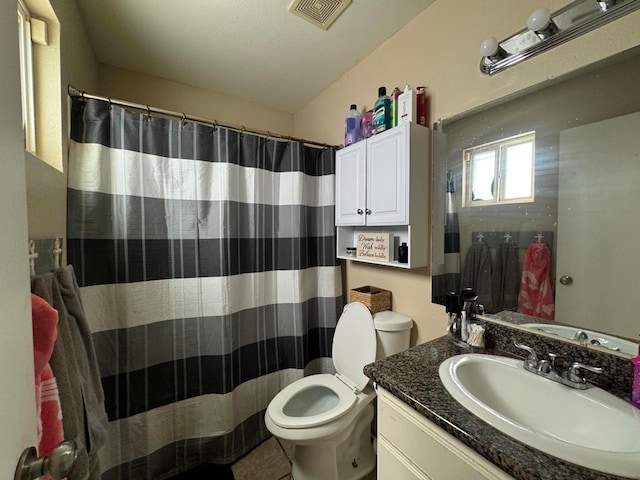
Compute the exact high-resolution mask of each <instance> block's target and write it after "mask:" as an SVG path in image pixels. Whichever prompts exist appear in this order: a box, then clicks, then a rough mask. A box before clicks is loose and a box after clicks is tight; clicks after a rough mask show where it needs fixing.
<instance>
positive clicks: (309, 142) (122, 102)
mask: <svg viewBox="0 0 640 480" xmlns="http://www.w3.org/2000/svg"><path fill="white" fill-rule="evenodd" d="M68 92H69V96H70V97H83V98H91V99H94V100H102V101H105V102H109V103H112V104H114V105H119V106H122V107H130V108H135V109H137V110H142V111H146V112H147V113H152V112H153V113H159V114H160V115H164V116H167V117H174V118H177V119H181V120H189V121H190V122H194V123H200V124H202V125H207V126H212V127H214V128H215V127H223V128H229V129H231V130H236V131H238V132H249V133H253V134H256V135H260V136H263V137H267V138H277V139H281V140H287V141H292V142H301V143H306V144H307V145H314V146H318V147H334V148H336V149H340V148H342V145H329V144H327V143H321V142H314V141H313V140H306V139H304V138H296V137H291V136H289V135H280V134H279V133H273V132H269V131H267V130H258V129H255V128H247V127H245V126H244V125H235V124H233V123H226V122H218V121H217V120H209V119H206V118H202V117H194V116H190V115H186V114H184V113H180V112H173V111H171V110H164V109H162V108H155V107H150V106H149V105H142V104H140V103H133V102H128V101H126V100H117V99H114V98H109V97H103V96H100V95H92V94H89V93H86V92H84V91H82V90H79V89H77V88H76V87H74V86H72V85H69V86H68Z"/></svg>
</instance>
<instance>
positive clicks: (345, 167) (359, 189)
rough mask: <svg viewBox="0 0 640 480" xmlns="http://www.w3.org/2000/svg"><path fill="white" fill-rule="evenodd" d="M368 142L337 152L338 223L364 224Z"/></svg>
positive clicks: (336, 220)
mask: <svg viewBox="0 0 640 480" xmlns="http://www.w3.org/2000/svg"><path fill="white" fill-rule="evenodd" d="M365 154H366V143H365V142H358V143H356V144H354V145H350V146H348V147H347V148H343V149H342V150H339V151H338V152H337V153H336V219H335V222H336V225H343V226H344V225H364V224H365V222H366V218H365V214H364V212H365V208H366V207H365V201H366V195H365V187H366V183H365V175H366V170H365V168H366V162H365Z"/></svg>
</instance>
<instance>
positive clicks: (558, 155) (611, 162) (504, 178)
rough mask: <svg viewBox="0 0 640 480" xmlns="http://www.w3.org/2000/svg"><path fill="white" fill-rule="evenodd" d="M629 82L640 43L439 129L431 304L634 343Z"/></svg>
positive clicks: (636, 200)
mask: <svg viewBox="0 0 640 480" xmlns="http://www.w3.org/2000/svg"><path fill="white" fill-rule="evenodd" d="M638 78H640V47H637V48H635V49H633V50H631V51H627V52H624V53H621V54H619V55H617V56H616V57H615V58H610V59H607V60H605V61H603V62H601V63H599V64H597V65H592V66H590V67H586V68H584V69H583V70H581V71H579V72H574V73H572V74H570V75H567V76H566V77H563V78H561V79H554V80H550V81H547V82H546V83H545V84H543V85H542V86H538V87H537V88H535V89H533V90H529V91H526V92H523V93H521V94H518V95H515V96H513V97H512V98H509V99H506V100H505V101H502V102H496V103H494V104H492V105H490V106H487V107H483V108H480V109H478V110H476V111H473V112H470V113H467V114H463V115H461V116H459V117H456V118H452V119H449V120H444V121H442V122H441V124H440V125H438V128H437V131H436V132H435V133H434V198H433V201H434V218H433V244H434V269H433V277H432V280H433V281H432V284H433V301H434V302H435V303H440V304H444V296H445V295H446V293H447V292H449V291H459V290H460V289H461V288H465V287H472V288H473V289H474V290H475V291H476V293H477V294H478V295H479V302H480V303H483V304H484V307H485V310H486V312H487V313H488V314H489V315H494V316H497V317H498V318H501V319H504V320H508V321H511V322H516V323H519V324H523V323H529V324H532V323H535V324H538V325H539V324H540V323H553V324H555V325H557V324H564V325H571V326H575V327H577V328H576V331H575V332H574V333H573V335H575V334H576V333H577V331H578V330H582V331H583V333H584V332H585V331H587V330H588V331H590V332H591V333H592V335H593V339H594V340H595V341H596V342H600V340H598V338H600V339H602V338H605V337H604V336H602V335H601V336H600V337H596V336H595V334H596V333H599V332H602V333H603V334H607V336H606V338H609V339H611V342H613V337H621V338H626V339H630V340H633V341H634V344H632V345H635V344H637V341H638V335H639V333H640V323H639V322H638V320H637V314H636V308H635V305H636V303H635V297H636V296H637V295H638V294H637V292H636V291H634V288H635V286H636V285H637V277H638V275H640V250H639V249H638V248H637V247H636V244H637V243H638V242H640V214H639V213H638V209H639V208H640V188H638V185H640V87H639V84H638ZM523 139H524V140H523ZM527 145H528V148H529V151H530V152H533V156H529V160H528V161H527V158H528V157H527V153H526V149H527ZM527 162H528V163H527ZM510 185H516V186H517V188H515V187H511V186H510ZM528 186H530V187H531V188H530V190H529V194H527V193H526V192H527V188H528ZM436 248H437V249H438V250H435V249H436ZM536 328H539V327H536ZM556 334H557V333H556ZM562 336H566V335H564V334H563V335H562ZM579 340H581V341H583V343H587V344H589V343H590V342H589V341H584V339H579ZM589 340H590V339H589ZM594 344H595V343H594ZM601 344H602V345H605V344H604V343H602V342H601ZM612 344H613V343H609V345H612ZM616 348H617V347H614V348H612V349H613V350H615V349H616ZM635 350H637V347H635ZM629 353H631V354H633V353H635V352H629Z"/></svg>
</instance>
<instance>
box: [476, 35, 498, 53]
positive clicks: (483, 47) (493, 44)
mask: <svg viewBox="0 0 640 480" xmlns="http://www.w3.org/2000/svg"><path fill="white" fill-rule="evenodd" d="M496 53H498V40H497V39H496V37H489V38H486V39H485V40H484V41H483V42H482V43H481V44H480V55H482V56H483V57H492V56H494V55H495V54H496Z"/></svg>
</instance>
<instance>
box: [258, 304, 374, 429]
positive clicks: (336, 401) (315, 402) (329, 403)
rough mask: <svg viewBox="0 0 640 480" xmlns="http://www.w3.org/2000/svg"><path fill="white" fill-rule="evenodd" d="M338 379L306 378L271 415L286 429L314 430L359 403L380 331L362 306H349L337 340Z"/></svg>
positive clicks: (280, 397) (280, 398)
mask: <svg viewBox="0 0 640 480" xmlns="http://www.w3.org/2000/svg"><path fill="white" fill-rule="evenodd" d="M332 356H333V364H334V366H335V368H336V372H337V373H336V375H330V374H317V375H310V376H308V377H304V378H302V379H300V380H297V381H295V382H293V383H292V384H290V385H288V386H287V387H285V388H284V389H283V390H282V391H281V392H280V393H278V394H277V395H276V396H275V398H274V399H273V400H272V401H271V403H269V407H268V408H267V415H268V416H269V417H270V419H271V421H272V422H273V423H274V424H276V425H278V426H279V427H282V428H293V429H296V428H310V427H316V426H319V425H324V424H326V423H329V422H332V421H334V420H336V419H338V418H340V417H341V416H343V415H344V414H345V413H347V412H348V411H349V410H350V409H351V408H353V406H354V405H355V404H356V403H357V402H358V399H359V397H358V395H359V394H360V392H362V391H363V390H364V388H365V387H366V386H367V384H368V382H369V378H368V377H367V376H366V375H365V374H364V372H363V371H362V370H363V368H364V366H365V365H366V364H368V363H371V362H373V361H374V360H375V359H376V331H375V328H374V324H373V318H372V317H371V312H369V309H367V307H365V306H364V305H363V304H362V303H358V302H354V303H349V304H347V305H345V307H344V310H343V311H342V315H341V316H340V319H339V320H338V324H337V326H336V330H335V333H334V337H333V348H332Z"/></svg>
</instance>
